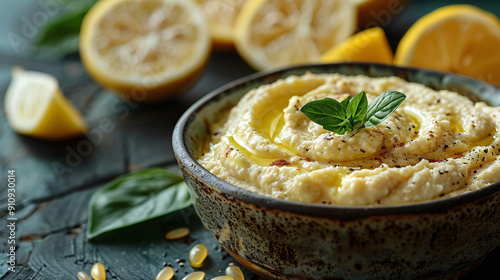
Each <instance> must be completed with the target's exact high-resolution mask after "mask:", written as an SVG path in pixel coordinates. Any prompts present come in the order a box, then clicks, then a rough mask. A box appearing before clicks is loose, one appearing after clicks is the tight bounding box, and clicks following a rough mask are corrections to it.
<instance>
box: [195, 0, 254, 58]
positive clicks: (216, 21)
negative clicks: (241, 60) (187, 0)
mask: <svg viewBox="0 0 500 280" xmlns="http://www.w3.org/2000/svg"><path fill="white" fill-rule="evenodd" d="M246 1H247V0H195V2H196V3H198V5H199V6H200V7H201V8H202V9H203V12H204V13H205V18H206V19H207V22H208V26H209V29H210V35H211V37H212V43H213V47H214V48H215V49H216V50H222V51H228V50H233V49H234V24H235V22H236V19H237V18H238V16H239V14H240V11H241V8H242V7H243V5H244V4H245V2H246Z"/></svg>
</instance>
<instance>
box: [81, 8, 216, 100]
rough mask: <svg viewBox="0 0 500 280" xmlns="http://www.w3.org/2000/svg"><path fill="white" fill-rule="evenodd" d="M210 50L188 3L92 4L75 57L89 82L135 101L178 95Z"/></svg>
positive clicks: (197, 13)
mask: <svg viewBox="0 0 500 280" xmlns="http://www.w3.org/2000/svg"><path fill="white" fill-rule="evenodd" d="M210 48H211V42H210V34H209V30H208V26H207V22H206V20H205V17H204V15H203V11H202V10H201V9H200V8H199V7H198V6H197V5H196V4H195V3H194V2H192V1H191V0H106V1H98V2H97V3H96V4H95V5H94V6H93V7H92V8H91V9H90V11H89V12H88V14H87V15H86V16H85V18H84V20H83V22H82V29H81V32H80V55H81V58H82V61H83V64H84V66H85V68H86V69H87V71H88V72H89V74H90V75H91V76H92V78H93V79H94V80H95V81H97V82H98V83H100V84H101V85H102V86H104V87H107V88H110V89H113V90H114V91H116V92H118V93H120V94H122V95H123V96H125V97H126V98H128V99H131V100H132V101H136V102H158V101H163V100H165V99H167V98H169V97H172V96H174V95H176V94H179V93H181V92H183V91H184V90H185V89H187V88H188V87H189V86H190V85H192V83H193V82H194V81H195V80H196V79H197V78H198V76H199V75H200V73H201V72H202V70H203V68H204V66H205V63H206V62H207V60H208V57H209V54H210Z"/></svg>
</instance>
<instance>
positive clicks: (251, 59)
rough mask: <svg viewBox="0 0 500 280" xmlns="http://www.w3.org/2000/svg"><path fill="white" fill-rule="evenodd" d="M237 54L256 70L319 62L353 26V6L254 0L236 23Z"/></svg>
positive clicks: (334, 0) (317, 0)
mask: <svg viewBox="0 0 500 280" xmlns="http://www.w3.org/2000/svg"><path fill="white" fill-rule="evenodd" d="M234 28H235V32H234V34H235V46H236V50H237V51H238V53H239V54H240V55H241V56H242V57H243V59H245V60H246V61H247V63H248V64H249V65H250V66H252V67H253V68H255V69H256V70H266V69H271V68H276V67H281V66H288V65H297V64H303V63H311V62H319V61H320V59H321V56H322V55H323V54H324V53H325V52H326V51H327V50H329V49H330V48H332V47H333V46H335V45H337V44H338V43H340V42H342V41H344V40H345V39H346V38H347V37H349V35H351V34H352V33H353V32H354V30H355V28H356V6H355V5H354V4H353V3H351V1H341V0H310V1H309V0H308V1H306V0H302V1H286V0H253V1H248V2H246V4H245V5H244V6H243V8H242V9H241V12H240V15H239V16H238V19H237V20H236V24H235V27H234Z"/></svg>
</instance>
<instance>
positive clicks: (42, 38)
mask: <svg viewBox="0 0 500 280" xmlns="http://www.w3.org/2000/svg"><path fill="white" fill-rule="evenodd" d="M95 2H96V0H85V1H71V2H69V1H68V3H61V5H60V6H59V7H58V8H60V9H61V12H59V13H58V14H57V15H54V16H53V17H50V18H49V21H48V22H47V24H45V25H44V26H43V27H41V28H40V33H39V35H38V36H37V37H36V40H35V41H34V44H33V48H32V51H33V54H34V55H40V56H42V55H43V56H51V57H56V58H62V57H64V56H66V55H70V54H75V53H78V41H79V34H80V28H81V24H82V21H83V18H84V17H85V15H86V14H87V12H88V10H89V9H90V8H91V7H92V5H93V4H94V3H95Z"/></svg>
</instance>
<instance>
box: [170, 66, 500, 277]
mask: <svg viewBox="0 0 500 280" xmlns="http://www.w3.org/2000/svg"><path fill="white" fill-rule="evenodd" d="M307 71H309V72H313V73H341V74H347V75H356V74H364V75H368V76H372V77H381V76H399V77H401V78H403V79H405V80H407V81H410V82H417V83H421V84H424V85H426V86H429V87H431V88H434V89H449V90H453V91H457V92H459V93H461V94H464V95H467V96H468V97H469V98H471V99H472V100H474V101H477V100H484V101H487V102H488V103H490V104H491V105H496V106H499V105H500V89H498V88H496V87H494V86H492V85H489V84H487V83H484V82H481V81H478V80H474V79H471V78H467V77H464V76H459V75H455V74H449V73H440V72H433V71H429V70H422V69H411V68H400V67H395V66H389V65H377V64H324V65H306V66H299V67H293V68H287V69H283V70H279V71H275V72H270V73H257V74H254V75H251V76H248V77H245V78H242V79H240V80H237V81H235V82H233V83H231V84H228V85H226V86H224V87H222V88H220V89H217V90H215V91H214V92H212V93H210V94H208V95H207V96H205V97H204V98H202V99H201V100H199V101H198V102H197V103H195V104H194V105H193V106H191V107H190V108H189V109H188V110H187V111H186V113H185V114H184V115H183V116H182V117H181V118H180V120H179V121H178V123H177V125H176V127H175V129H174V135H173V146H174V152H175V155H176V157H177V160H178V163H179V166H180V167H181V170H182V172H183V174H184V177H185V178H186V181H187V184H188V186H189V188H190V192H191V195H192V199H193V203H194V207H195V209H196V211H197V213H198V215H199V216H200V218H201V220H202V222H203V224H204V226H205V227H206V228H207V230H208V231H210V233H212V235H213V236H214V237H215V238H216V239H217V240H218V241H219V242H220V243H221V244H222V245H223V246H224V247H225V248H226V249H227V251H228V252H229V253H230V254H231V255H232V256H234V257H235V258H236V260H238V262H240V263H241V264H242V265H244V266H245V267H247V268H249V269H250V270H252V271H253V272H255V273H257V274H259V275H261V276H263V277H265V278H268V279H453V278H456V277H458V276H461V275H463V274H465V273H467V272H468V271H469V270H471V269H472V268H473V267H474V265H475V264H477V263H479V262H480V261H481V260H482V258H483V257H484V256H485V255H486V254H487V253H488V252H490V251H492V250H493V249H495V248H496V247H497V246H499V245H500V182H498V183H495V184H492V185H490V186H488V187H485V188H483V189H481V190H477V191H474V192H470V193H467V194H463V195H460V196H457V197H453V198H447V199H441V200H436V201H430V202H423V203H417V204H411V205H400V206H384V207H369V206H366V207H364V206H363V207H348V206H332V205H317V204H305V203H298V202H293V201H287V200H281V199H274V198H269V197H265V196H261V195H258V194H254V193H250V192H248V191H246V190H243V189H241V188H238V187H236V186H234V185H231V184H229V183H227V182H225V181H222V180H220V179H219V178H217V177H216V176H214V175H213V174H211V173H210V172H208V171H207V170H206V169H204V168H203V167H202V166H200V164H199V163H198V162H197V160H196V158H197V157H198V156H199V155H200V153H201V150H202V147H203V146H204V145H205V143H206V141H207V139H208V137H209V133H210V129H209V125H208V124H209V123H211V122H213V121H215V120H217V118H218V117H220V114H221V112H223V111H224V110H226V109H228V108H230V107H232V106H234V105H235V104H236V103H237V102H238V100H239V99H240V98H241V97H242V96H243V95H244V94H245V93H246V92H248V91H249V90H250V89H252V88H255V87H258V86H259V85H261V84H267V83H272V82H274V81H276V80H278V79H281V78H285V77H287V76H289V75H301V74H304V73H305V72H307Z"/></svg>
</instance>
